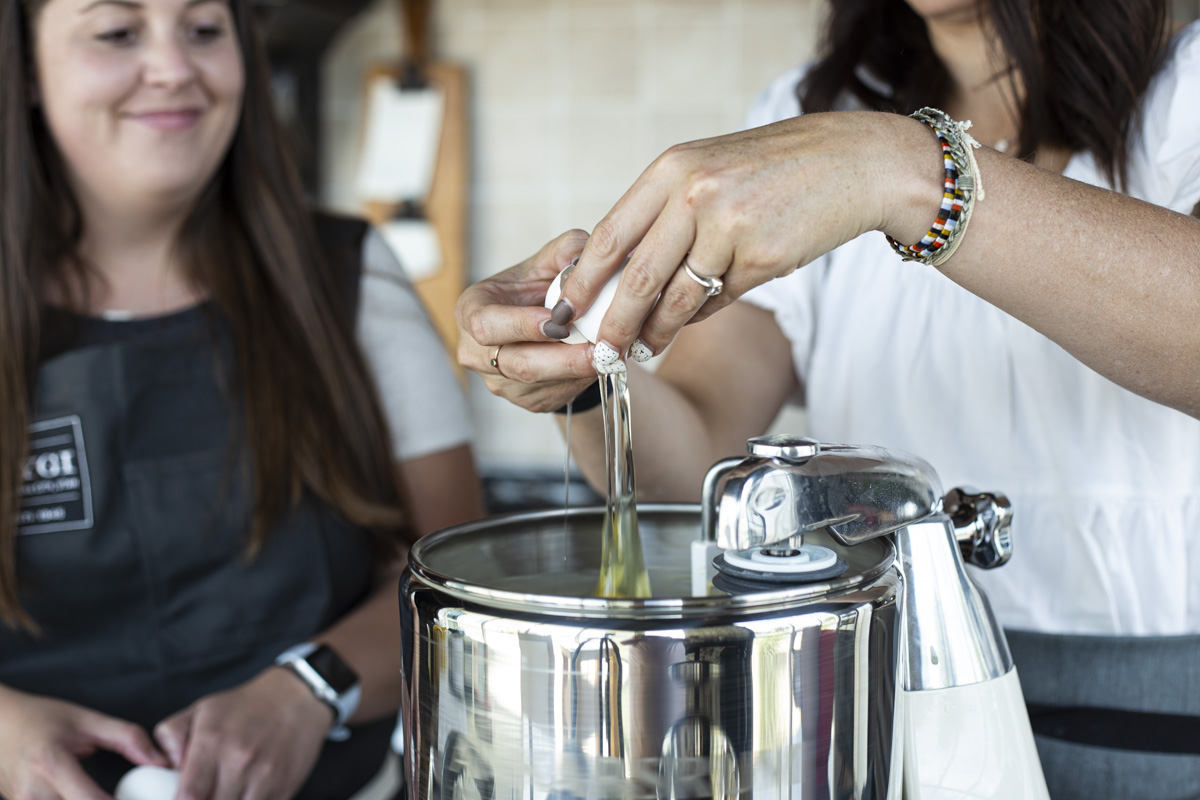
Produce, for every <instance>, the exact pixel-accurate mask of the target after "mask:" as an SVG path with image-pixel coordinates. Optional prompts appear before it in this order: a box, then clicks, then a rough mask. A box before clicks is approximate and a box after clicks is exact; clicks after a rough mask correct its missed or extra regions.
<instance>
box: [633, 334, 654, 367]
mask: <svg viewBox="0 0 1200 800" xmlns="http://www.w3.org/2000/svg"><path fill="white" fill-rule="evenodd" d="M629 357H630V358H632V359H633V360H634V361H636V362H638V363H639V364H645V363H646V362H647V361H649V360H650V359H652V358H654V351H653V350H651V349H650V348H649V347H647V346H646V343H645V342H643V341H642V340H641V339H638V340H637V341H636V342H634V343H633V345H632V346H631V347H630V348H629Z"/></svg>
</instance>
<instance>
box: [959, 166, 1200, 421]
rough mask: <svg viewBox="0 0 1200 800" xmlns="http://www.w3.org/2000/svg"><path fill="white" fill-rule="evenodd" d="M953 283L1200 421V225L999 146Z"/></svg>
mask: <svg viewBox="0 0 1200 800" xmlns="http://www.w3.org/2000/svg"><path fill="white" fill-rule="evenodd" d="M978 160H979V168H980V173H981V175H982V177H983V185H984V188H985V190H986V194H985V197H984V199H983V200H981V201H978V202H976V204H975V209H974V213H973V215H972V217H971V222H970V226H969V228H968V230H967V232H966V234H965V236H964V238H963V241H962V245H961V246H960V247H959V249H958V250H957V251H956V252H955V254H954V255H953V256H952V257H951V258H950V259H949V261H947V262H946V263H945V264H944V265H943V266H942V268H941V269H942V272H943V273H944V274H945V275H946V276H947V277H949V278H950V279H951V280H953V281H955V282H956V283H958V284H960V285H961V286H963V287H964V288H966V289H968V290H969V291H971V292H973V293H975V294H977V295H979V296H980V297H982V298H983V299H985V300H987V301H988V302H990V303H992V304H994V305H996V306H997V307H999V308H1001V309H1003V310H1004V311H1006V312H1008V313H1010V314H1012V315H1013V316H1014V317H1016V318H1017V319H1020V320H1021V321H1023V322H1025V323H1026V324H1028V325H1029V326H1030V327H1032V328H1034V329H1036V330H1037V331H1039V332H1041V333H1043V334H1044V335H1046V336H1047V337H1049V338H1050V339H1052V340H1054V341H1055V342H1056V343H1058V344H1059V345H1061V346H1062V347H1063V348H1064V349H1066V350H1067V351H1068V352H1069V353H1071V354H1072V355H1073V356H1075V357H1076V358H1078V359H1079V360H1080V361H1082V362H1083V363H1085V364H1087V365H1088V366H1089V367H1091V368H1092V369H1094V370H1096V371H1097V372H1098V373H1100V374H1101V375H1104V376H1105V377H1107V378H1109V379H1110V380H1112V381H1114V382H1116V383H1119V384H1120V385H1122V386H1124V387H1125V388H1127V389H1129V390H1131V391H1133V392H1136V393H1138V394H1140V395H1142V396H1144V397H1147V398H1149V399H1151V400H1154V401H1157V402H1160V403H1163V404H1165V405H1169V406H1172V407H1174V408H1176V409H1179V410H1180V411H1183V412H1185V413H1188V414H1191V415H1192V416H1198V417H1200V314H1198V313H1197V312H1198V311H1200V220H1196V219H1194V218H1192V217H1188V216H1185V215H1182V214H1177V213H1174V212H1171V211H1168V210H1166V209H1163V208H1160V207H1158V206H1153V205H1150V204H1148V203H1144V202H1141V201H1138V200H1134V199H1132V198H1129V197H1127V196H1124V195H1120V194H1117V193H1115V192H1109V191H1105V190H1103V189H1097V188H1095V187H1092V186H1088V185H1086V184H1083V183H1079V182H1077V181H1072V180H1070V179H1067V178H1063V177H1061V176H1059V175H1055V174H1052V173H1049V172H1045V171H1043V170H1040V169H1037V168H1036V167H1033V166H1031V165H1029V164H1026V163H1024V162H1021V161H1018V160H1016V159H1013V158H1009V157H1006V156H1004V155H1001V154H999V153H996V152H994V151H991V150H986V149H985V150H980V151H979V152H978Z"/></svg>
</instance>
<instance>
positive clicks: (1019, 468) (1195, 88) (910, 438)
mask: <svg viewBox="0 0 1200 800" xmlns="http://www.w3.org/2000/svg"><path fill="white" fill-rule="evenodd" d="M801 74H802V71H801V70H794V71H792V72H790V73H788V74H787V75H784V76H782V77H781V78H779V79H778V80H777V81H776V82H775V83H773V84H772V86H771V87H770V88H769V89H768V90H767V92H766V93H765V94H764V95H763V96H762V97H761V98H760V100H759V102H758V103H757V105H756V106H755V108H754V110H753V111H752V113H751V114H750V117H749V121H750V124H751V125H752V126H753V125H761V124H766V123H769V122H773V121H777V120H780V119H785V118H788V117H791V116H795V115H796V114H797V113H799V111H800V109H799V107H798V102H797V100H796V97H795V94H794V88H795V86H796V82H797V81H798V80H799V78H800V76H801ZM1132 148H1133V149H1132V158H1131V164H1130V191H1129V193H1130V194H1132V195H1134V196H1136V197H1139V198H1142V199H1145V200H1148V201H1150V202H1154V203H1157V204H1159V205H1163V206H1167V207H1169V208H1172V209H1175V210H1176V211H1181V212H1183V213H1188V212H1190V211H1191V209H1192V207H1193V206H1194V205H1195V204H1196V202H1197V200H1200V27H1198V26H1197V25H1192V26H1190V27H1189V28H1188V29H1186V30H1185V31H1184V32H1183V33H1182V34H1180V36H1179V37H1178V39H1177V42H1176V47H1175V49H1174V50H1173V51H1172V54H1171V56H1170V58H1169V59H1168V62H1167V64H1166V66H1165V67H1164V69H1163V70H1162V72H1161V73H1160V74H1159V75H1158V76H1157V77H1156V78H1155V80H1154V82H1153V84H1152V86H1151V89H1150V91H1149V93H1148V95H1147V98H1146V105H1145V116H1144V124H1143V125H1142V130H1141V132H1140V135H1139V136H1138V137H1137V139H1136V140H1135V141H1134V143H1133V145H1132ZM1065 174H1066V175H1067V176H1068V177H1071V178H1074V179H1076V180H1079V181H1084V182H1087V183H1091V184H1095V185H1098V186H1105V187H1108V186H1109V184H1108V182H1107V181H1106V179H1105V178H1104V177H1103V175H1102V173H1101V172H1100V171H1099V170H1098V169H1097V168H1096V165H1095V162H1094V161H1093V159H1092V158H1091V156H1090V155H1077V156H1075V157H1074V158H1073V159H1071V161H1070V163H1069V164H1068V166H1067V168H1066V171H1065ZM986 180H987V176H986V175H985V176H984V181H985V183H986ZM982 202H987V201H986V200H984V201H982ZM1029 220H1030V226H1029V227H1030V232H1029V236H1028V237H1027V239H1025V240H1024V241H1016V242H1013V243H1012V245H1011V246H1013V247H1016V248H1019V249H1020V250H1023V251H1024V252H1026V253H1027V254H1028V257H1029V258H1035V259H1036V258H1038V257H1039V254H1038V242H1039V240H1040V239H1041V238H1042V237H1048V236H1054V209H1052V208H1041V207H1035V206H1031V207H1030V208H1029ZM967 235H968V236H969V235H970V233H969V232H968V234H967ZM1046 266H1047V269H1053V264H1047V265H1046ZM981 268H985V267H981ZM745 299H746V300H748V301H749V302H751V303H754V304H755V305H758V306H761V307H762V308H765V309H768V310H770V311H772V312H774V314H775V318H776V321H777V322H778V324H779V326H780V328H781V329H782V330H783V331H784V333H785V334H786V335H787V337H788V338H789V340H790V341H791V345H792V357H793V361H794V364H795V370H796V374H797V376H799V378H800V380H801V381H802V382H803V383H804V385H805V390H806V391H805V393H806V396H807V405H808V419H809V425H810V433H811V435H813V436H815V437H817V438H819V439H822V440H825V441H833V442H853V443H863V444H878V445H883V446H885V447H889V448H896V449H899V450H904V451H908V452H911V453H915V454H917V455H919V456H922V457H923V458H925V459H927V460H928V461H930V462H931V463H932V464H933V466H934V467H935V468H936V469H937V471H938V473H939V475H940V476H941V478H942V481H943V485H944V486H945V487H946V488H949V487H952V486H960V485H970V486H974V487H977V488H980V489H987V490H995V491H1000V492H1003V493H1005V494H1007V495H1008V497H1009V498H1010V499H1011V500H1012V503H1013V511H1014V516H1013V539H1014V555H1013V558H1012V560H1011V561H1010V562H1009V563H1008V564H1007V565H1005V566H1003V567H1001V568H999V569H996V570H991V571H982V570H974V571H973V575H974V576H975V577H976V579H977V580H978V581H979V583H980V584H981V585H982V586H983V587H984V588H985V590H986V591H987V593H988V596H989V597H990V598H991V601H992V604H993V606H994V608H995V610H996V613H997V615H998V616H999V619H1000V621H1001V623H1002V624H1004V625H1006V626H1009V627H1015V628H1022V629H1028V630H1038V631H1046V632H1059V633H1097V634H1124V635H1146V634H1182V633H1196V632H1200V420H1196V419H1193V418H1191V417H1188V416H1186V415H1184V414H1182V413H1180V412H1178V411H1173V410H1171V409H1169V408H1166V407H1164V406H1161V405H1158V404H1155V403H1153V402H1151V401H1149V400H1146V399H1143V398H1141V397H1138V396H1137V395H1135V394H1133V393H1131V392H1128V391H1126V390H1124V389H1122V388H1120V387H1118V386H1117V385H1116V384H1114V383H1112V382H1110V381H1108V380H1106V379H1105V378H1102V377H1101V376H1100V375H1098V374H1097V373H1095V372H1093V371H1092V370H1091V369H1089V368H1088V367H1086V366H1084V365H1083V364H1081V363H1080V362H1078V361H1076V360H1075V359H1074V358H1072V357H1071V356H1070V355H1068V354H1067V353H1066V352H1065V351H1064V350H1063V349H1062V348H1060V347H1059V346H1058V345H1056V344H1054V343H1053V342H1051V341H1050V340H1049V339H1047V338H1046V337H1044V336H1042V335H1041V334H1039V333H1037V332H1035V331H1034V330H1033V329H1031V328H1029V327H1028V326H1026V325H1025V324H1023V323H1021V322H1019V321H1017V320H1016V319H1014V318H1012V317H1010V316H1009V315H1008V314H1006V313H1004V312H1002V311H1000V310H999V309H997V308H995V307H994V306H992V305H990V304H989V303H987V302H985V301H984V300H981V299H980V298H978V297H976V296H975V295H973V294H971V293H970V292H967V291H966V290H965V289H962V288H960V287H959V286H958V285H956V284H955V283H953V282H951V281H950V280H948V279H946V278H944V277H942V276H941V275H940V274H938V272H937V271H936V270H935V269H933V268H930V267H927V266H923V265H919V264H916V263H905V262H901V261H900V259H899V257H897V256H896V255H895V254H894V253H893V252H892V251H891V249H890V248H889V247H888V245H887V242H886V241H885V240H884V237H883V235H882V234H879V233H870V234H867V235H864V236H861V237H859V238H858V239H856V240H854V241H852V242H849V243H847V244H845V245H843V246H842V247H840V248H838V249H837V250H835V251H833V252H832V253H830V254H828V255H827V256H825V257H823V258H821V259H819V260H817V261H816V262H814V263H813V264H811V265H810V266H807V267H805V268H803V269H801V270H798V271H797V272H795V273H793V274H792V275H791V276H789V277H786V278H781V279H778V280H774V281H771V282H770V283H767V284H765V285H763V286H761V287H758V288H757V289H755V290H753V291H752V292H750V293H749V294H747V295H746V297H745ZM1197 311H1198V313H1200V309H1197ZM1179 368H1180V369H1192V370H1200V364H1180V365H1179Z"/></svg>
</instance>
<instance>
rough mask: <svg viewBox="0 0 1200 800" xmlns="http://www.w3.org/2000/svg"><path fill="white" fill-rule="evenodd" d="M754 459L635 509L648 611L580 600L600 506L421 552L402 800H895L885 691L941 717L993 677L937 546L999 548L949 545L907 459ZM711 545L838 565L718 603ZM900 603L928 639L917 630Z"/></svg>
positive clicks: (407, 644) (893, 715)
mask: <svg viewBox="0 0 1200 800" xmlns="http://www.w3.org/2000/svg"><path fill="white" fill-rule="evenodd" d="M750 451H751V457H750V458H748V459H744V460H737V459H729V460H727V461H724V462H721V463H719V464H717V465H716V466H714V467H713V469H712V470H711V471H710V472H709V475H708V478H707V479H706V481H705V486H704V498H705V499H704V502H703V503H702V504H701V505H695V506H693V505H639V506H638V525H639V532H640V535H641V540H642V544H643V547H644V550H645V560H646V565H647V567H648V569H649V571H650V576H651V585H652V587H653V593H654V596H653V597H650V598H645V599H612V598H597V597H592V596H591V594H592V592H593V591H594V589H595V586H596V577H597V573H598V570H599V566H600V556H601V536H600V532H601V526H602V524H603V509H599V508H586V509H574V510H571V511H569V512H561V511H552V512H539V513H531V514H518V515H512V516H507V517H500V518H495V519H489V520H482V521H479V522H475V523H471V524H467V525H462V526H458V527H455V528H450V529H447V530H444V531H440V532H438V533H436V534H433V535H431V536H429V537H426V538H425V539H423V540H421V541H420V542H418V543H417V545H416V546H415V547H414V548H413V551H412V554H411V557H410V568H409V572H408V574H407V575H406V578H405V583H404V585H403V586H402V592H401V619H402V624H403V628H404V630H403V645H404V675H405V684H406V690H407V696H406V698H405V704H404V708H403V722H404V731H405V766H406V777H407V779H408V785H409V792H410V797H413V798H468V797H480V798H493V797H495V798H500V797H504V798H530V799H531V800H532V799H533V798H564V799H565V798H699V797H715V798H732V797H747V798H751V797H753V798H761V797H771V798H781V797H790V798H804V799H805V800H835V799H836V800H842V799H843V798H862V799H864V800H868V799H870V798H888V797H900V795H901V786H900V785H901V771H902V769H903V765H904V764H905V763H906V760H907V761H911V756H912V754H913V753H914V752H915V751H914V750H913V748H912V747H911V746H910V747H909V748H908V751H907V752H905V750H904V743H903V740H904V738H905V737H904V733H905V730H906V729H905V728H904V725H905V721H904V720H903V716H904V709H905V708H906V703H904V702H901V701H900V699H901V697H902V695H903V693H904V689H905V688H909V689H911V690H914V691H925V690H936V691H937V692H950V693H951V694H950V695H947V696H950V697H953V698H958V697H960V695H958V694H954V693H955V692H958V691H959V690H958V689H957V688H955V687H960V686H964V685H968V684H971V683H979V685H981V686H983V685H988V684H985V683H981V682H990V683H992V684H996V679H997V678H1000V677H1002V676H1004V675H1008V674H1010V673H1011V660H1009V659H1008V655H1007V648H1006V647H1005V646H1004V643H1003V636H1002V634H1000V633H999V631H998V629H996V628H995V625H994V620H992V619H991V615H990V611H988V609H987V608H986V602H985V601H984V600H983V598H982V596H975V595H971V596H969V597H965V596H963V595H962V592H964V591H965V592H967V593H968V594H970V593H971V592H973V589H972V587H970V585H969V581H968V580H967V579H966V577H965V574H963V573H962V561H961V558H960V557H959V554H958V552H957V549H956V547H955V542H956V538H957V539H959V540H961V546H963V547H964V548H967V547H968V546H969V547H970V548H972V552H973V553H975V554H976V555H977V556H978V557H977V558H976V560H977V561H979V560H984V559H985V558H986V559H988V560H991V561H992V562H993V563H1002V562H1003V560H1004V559H1005V558H1006V557H1007V548H1008V547H1009V545H1010V543H1009V542H1008V540H1007V538H1006V537H1001V540H1000V541H996V540H994V539H993V538H990V534H988V533H987V532H986V531H985V530H984V528H985V527H986V526H984V525H982V523H981V522H980V520H978V519H976V518H973V517H972V518H969V519H967V518H965V517H964V520H965V521H964V523H963V530H965V531H967V533H965V534H957V535H956V534H955V530H954V527H953V526H952V525H950V521H949V516H948V515H947V514H946V513H942V498H941V489H940V486H939V484H938V481H937V476H936V474H934V473H933V470H932V469H931V468H930V467H929V465H928V464H926V463H925V462H923V461H921V460H920V459H914V458H911V457H906V456H898V455H896V454H891V453H887V452H886V451H882V450H879V449H877V448H869V447H868V448H863V447H844V446H840V445H820V444H818V443H816V442H811V441H808V440H802V439H795V438H783V439H771V438H763V439H759V440H752V442H751V444H750ZM955 497H958V495H955ZM955 502H957V500H956V501H955ZM964 508H965V506H964ZM947 510H950V509H947ZM960 516H961V514H960ZM926 530H928V533H926V532H925V531H926ZM893 531H896V532H898V533H897V537H896V541H898V542H900V543H901V545H903V546H902V548H901V550H902V554H903V559H900V558H898V556H897V547H896V543H895V542H894V541H893V538H892V537H889V536H885V535H884V534H888V533H891V532H893ZM914 537H915V538H916V539H917V540H918V546H912V541H913V539H914ZM926 540H928V542H931V543H932V544H929V545H928V546H924V545H921V544H920V542H925V541H926ZM718 541H719V542H720V543H721V546H722V547H724V548H733V549H738V550H740V549H743V548H746V547H749V546H751V545H757V546H759V549H762V550H763V552H764V553H766V554H767V555H766V558H767V560H770V559H771V558H774V557H779V558H780V559H782V560H785V561H786V560H788V559H794V558H795V557H796V556H795V554H796V553H797V548H801V549H803V547H804V546H807V547H809V548H812V547H813V546H814V545H815V546H816V547H817V548H826V549H827V551H826V552H832V554H833V555H835V556H836V558H837V559H838V560H839V563H838V566H837V567H836V568H834V569H831V570H824V571H820V570H818V571H814V572H811V573H809V574H808V575H807V576H806V578H805V580H804V582H799V583H797V582H785V583H779V582H767V583H756V582H754V581H753V580H751V581H750V583H748V584H738V583H737V582H734V583H732V584H731V583H729V582H728V581H727V582H726V583H725V584H722V585H723V586H724V587H725V588H724V589H723V590H721V589H715V588H713V586H712V584H711V583H710V582H709V581H708V580H707V577H708V576H709V575H711V571H709V572H708V573H707V574H706V568H707V567H708V566H709V562H710V559H711V558H712V555H713V554H714V553H716V552H717V548H716V546H715V545H716V543H717V542H718ZM927 551H928V553H929V554H928V555H927ZM729 555H730V553H725V554H723V556H722V557H721V558H718V559H716V561H717V563H718V564H721V563H722V559H723V558H725V557H726V556H729ZM760 560H761V559H760ZM931 560H932V561H936V562H939V563H942V562H945V564H948V566H947V567H944V568H943V567H941V566H939V567H938V568H937V569H929V570H927V569H926V568H925V567H923V566H922V564H924V563H926V562H930V563H932V561H931ZM723 566H726V567H727V566H728V565H727V564H726V565H723ZM946 569H948V570H949V571H948V572H947V571H945V570H946ZM914 573H918V574H919V575H920V576H921V578H920V580H912V577H913V574H914ZM697 574H698V575H699V579H698V580H697V579H696V575H697ZM931 576H932V577H933V578H935V579H934V580H932V581H930V580H927V578H929V577H931ZM943 576H949V578H947V577H943ZM729 577H730V576H729V575H722V576H721V578H718V579H717V582H718V583H721V580H722V579H723V578H726V579H727V578H729ZM734 577H739V576H736V575H735V576H734ZM739 579H740V577H739ZM943 587H944V588H943ZM918 590H919V592H918ZM931 590H932V592H933V593H932V594H930V591H931ZM914 592H916V594H914ZM906 597H910V599H909V600H906ZM912 598H915V599H912ZM929 598H932V600H930V599H929ZM906 602H908V603H910V604H912V605H914V606H921V607H922V608H924V609H926V611H925V613H926V614H932V615H934V616H936V617H938V619H934V620H933V624H932V625H929V626H928V627H927V628H926V629H924V631H922V630H920V629H919V628H918V626H916V625H914V624H913V620H912V619H909V618H906V617H905V615H904V613H903V608H904V605H905V603H906ZM944 608H951V609H954V610H955V615H954V616H952V617H946V616H945V615H944V614H943V613H942V609H944ZM947 620H949V622H952V623H953V624H952V625H949V626H947V624H945V623H946V622H947ZM928 654H933V656H934V658H933V660H932V663H929V659H928V658H927V657H926V656H927V655H928ZM910 658H911V663H910V661H909V659H910ZM1011 676H1012V677H1011V681H1010V682H1015V673H1011ZM997 685H1000V684H997ZM1004 685H1007V684H1004ZM1009 694H1012V693H1011V692H1009ZM913 696H916V695H913ZM922 696H923V697H928V698H933V699H938V698H941V697H943V695H942V694H929V693H925V694H923V695H922ZM1015 696H1016V697H1017V698H1018V699H1016V700H1007V699H1006V701H1005V702H1007V703H1008V705H1019V704H1020V701H1019V689H1017V691H1016V695H1015ZM1006 698H1007V695H1006ZM939 702H940V701H939ZM924 707H928V708H935V707H934V706H932V705H930V704H928V703H926V704H925V706H924ZM945 707H946V703H945V702H940V704H939V705H937V706H936V710H934V711H933V712H932V713H927V714H925V717H926V720H925V721H926V722H929V721H930V720H932V719H933V718H934V717H937V716H938V715H939V714H941V710H940V709H942V708H945ZM989 707H995V704H993V706H989ZM1021 714H1023V705H1021ZM935 722H936V721H935ZM1027 727H1028V726H1027V723H1025V728H1024V729H1023V730H1022V734H1021V735H1022V736H1024V735H1025V732H1027ZM907 730H909V731H910V732H911V728H909V729H907ZM1027 738H1029V741H1028V749H1029V751H1031V750H1032V738H1031V737H1027ZM1021 752H1026V751H1021ZM1033 759H1034V762H1035V764H1036V756H1033ZM925 763H926V764H929V763H930V762H928V761H926V762H925ZM934 766H936V767H937V769H930V768H928V767H927V768H926V769H925V770H924V771H925V773H926V774H930V773H940V772H944V770H942V769H941V765H940V764H937V765H934ZM910 772H912V773H913V774H915V772H916V770H915V769H914V770H910ZM1039 774H1040V773H1039ZM908 777H909V776H905V778H906V781H907V780H908ZM925 780H926V779H925V778H922V784H921V786H923V785H925ZM921 786H917V785H916V784H914V786H913V787H910V788H906V789H905V793H906V795H907V796H910V797H914V798H915V797H916V796H918V794H919V793H920V790H921ZM947 796H949V795H947ZM954 796H955V797H958V796H959V795H954ZM961 796H963V797H967V796H974V795H961ZM981 796H982V795H981ZM996 796H997V797H1000V796H1002V795H996Z"/></svg>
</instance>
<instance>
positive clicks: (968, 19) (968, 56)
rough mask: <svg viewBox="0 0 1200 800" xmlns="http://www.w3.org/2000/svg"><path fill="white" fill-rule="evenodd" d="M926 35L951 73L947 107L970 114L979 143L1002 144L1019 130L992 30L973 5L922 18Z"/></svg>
mask: <svg viewBox="0 0 1200 800" xmlns="http://www.w3.org/2000/svg"><path fill="white" fill-rule="evenodd" d="M926 26H927V28H928V30H929V39H930V42H931V43H932V44H933V50H934V52H935V53H937V55H938V58H939V59H941V61H942V63H943V64H944V65H945V67H946V70H947V72H949V74H950V96H949V99H948V100H947V102H946V108H945V111H946V113H948V114H949V115H950V116H952V117H954V118H955V119H959V120H965V119H969V120H971V123H972V128H971V135H973V136H974V137H975V138H976V139H978V140H979V141H980V142H982V143H983V144H986V145H988V146H991V147H997V145H1000V147H998V148H997V149H1004V145H1005V144H1015V139H1016V137H1017V134H1018V133H1019V131H1020V124H1019V121H1018V118H1017V101H1016V98H1015V96H1014V91H1013V89H1014V87H1013V82H1012V80H1011V78H1010V76H1009V75H1008V74H1007V65H1006V63H1005V61H1006V59H1005V57H1004V53H1003V51H1001V50H1000V48H999V47H998V46H997V45H996V44H995V43H994V42H995V34H994V32H993V31H991V30H990V26H989V25H988V23H987V22H986V21H985V20H983V19H982V18H981V16H980V14H979V13H977V12H976V11H975V10H969V11H959V12H954V13H951V14H946V15H942V16H937V17H932V18H929V19H927V20H926Z"/></svg>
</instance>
